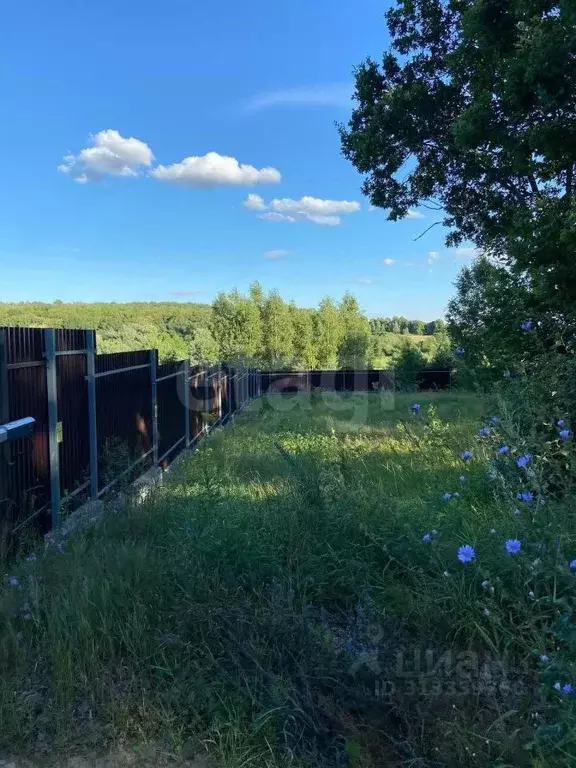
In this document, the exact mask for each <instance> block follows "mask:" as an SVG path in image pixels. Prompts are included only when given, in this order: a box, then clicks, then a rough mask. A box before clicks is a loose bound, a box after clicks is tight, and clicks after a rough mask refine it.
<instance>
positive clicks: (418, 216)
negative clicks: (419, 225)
mask: <svg viewBox="0 0 576 768" xmlns="http://www.w3.org/2000/svg"><path fill="white" fill-rule="evenodd" d="M404 218H405V219H425V218H426V216H424V214H423V213H420V211H414V210H413V209H412V208H409V209H408V213H407V214H406V216H404Z"/></svg>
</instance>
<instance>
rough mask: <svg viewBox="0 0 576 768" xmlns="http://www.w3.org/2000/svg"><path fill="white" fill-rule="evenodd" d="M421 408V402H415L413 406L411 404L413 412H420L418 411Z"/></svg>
mask: <svg viewBox="0 0 576 768" xmlns="http://www.w3.org/2000/svg"><path fill="white" fill-rule="evenodd" d="M420 408H422V406H421V405H420V403H414V405H411V406H410V410H411V411H412V413H418V411H419V410H420Z"/></svg>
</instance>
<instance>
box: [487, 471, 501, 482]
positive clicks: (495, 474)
mask: <svg viewBox="0 0 576 768" xmlns="http://www.w3.org/2000/svg"><path fill="white" fill-rule="evenodd" d="M497 477H498V472H496V470H495V469H489V470H488V472H486V480H496V478H497Z"/></svg>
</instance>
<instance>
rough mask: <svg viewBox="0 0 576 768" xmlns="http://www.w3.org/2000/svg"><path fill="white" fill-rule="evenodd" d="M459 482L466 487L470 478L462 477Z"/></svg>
mask: <svg viewBox="0 0 576 768" xmlns="http://www.w3.org/2000/svg"><path fill="white" fill-rule="evenodd" d="M458 480H459V481H460V484H461V485H466V483H467V482H468V478H467V477H466V475H460V477H459V478H458Z"/></svg>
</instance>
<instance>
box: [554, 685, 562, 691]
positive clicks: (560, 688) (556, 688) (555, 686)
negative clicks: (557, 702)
mask: <svg viewBox="0 0 576 768" xmlns="http://www.w3.org/2000/svg"><path fill="white" fill-rule="evenodd" d="M554 690H555V691H561V690H562V685H561V683H554Z"/></svg>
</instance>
